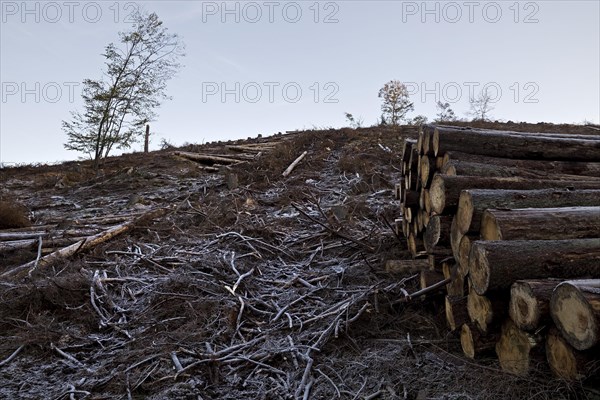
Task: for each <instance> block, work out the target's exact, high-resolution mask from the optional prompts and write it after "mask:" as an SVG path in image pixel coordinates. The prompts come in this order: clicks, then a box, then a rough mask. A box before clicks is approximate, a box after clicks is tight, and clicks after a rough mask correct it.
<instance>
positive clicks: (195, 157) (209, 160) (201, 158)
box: [173, 151, 244, 165]
mask: <svg viewBox="0 0 600 400" xmlns="http://www.w3.org/2000/svg"><path fill="white" fill-rule="evenodd" d="M173 155H175V156H179V157H183V158H187V159H188V160H192V161H197V162H200V163H203V164H208V165H214V164H224V165H228V164H239V163H240V162H243V161H244V160H239V159H236V158H233V157H218V156H212V155H209V154H199V153H188V152H186V151H174V152H173Z"/></svg>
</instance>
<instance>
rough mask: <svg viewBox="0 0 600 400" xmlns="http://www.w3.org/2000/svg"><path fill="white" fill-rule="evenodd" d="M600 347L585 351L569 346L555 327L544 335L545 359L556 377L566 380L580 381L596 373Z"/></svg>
mask: <svg viewBox="0 0 600 400" xmlns="http://www.w3.org/2000/svg"><path fill="white" fill-rule="evenodd" d="M599 358H600V348H599V349H594V350H589V351H586V352H582V351H578V350H576V349H575V348H573V346H571V345H570V344H569V343H568V342H567V341H566V340H565V338H563V337H562V336H561V334H560V332H559V331H558V330H557V329H556V328H552V329H550V331H549V332H548V335H547V336H546V359H547V360H548V364H549V365H550V369H551V370H552V372H553V373H554V375H556V377H557V378H560V379H564V380H567V381H582V380H584V379H586V378H588V377H590V376H591V375H592V374H597V373H598V372H597V370H598V365H597V364H598V359H599Z"/></svg>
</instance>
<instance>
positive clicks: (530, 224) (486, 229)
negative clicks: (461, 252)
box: [481, 207, 600, 240]
mask: <svg viewBox="0 0 600 400" xmlns="http://www.w3.org/2000/svg"><path fill="white" fill-rule="evenodd" d="M582 238H600V207H560V208H525V209H514V210H494V209H488V210H486V211H484V213H483V215H482V217H481V239H483V240H518V239H529V240H543V239H582Z"/></svg>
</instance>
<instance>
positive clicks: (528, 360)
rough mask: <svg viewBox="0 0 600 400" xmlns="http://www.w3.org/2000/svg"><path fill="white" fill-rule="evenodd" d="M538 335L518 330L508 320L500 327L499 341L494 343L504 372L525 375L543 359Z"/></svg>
mask: <svg viewBox="0 0 600 400" xmlns="http://www.w3.org/2000/svg"><path fill="white" fill-rule="evenodd" d="M542 342H543V341H542V338H541V336H540V335H534V334H531V333H528V332H525V331H522V330H520V329H519V328H518V327H517V326H516V325H515V324H514V322H512V320H511V319H510V318H509V319H507V320H506V321H505V322H504V324H503V325H502V332H501V334H500V340H499V341H498V343H496V354H497V355H498V361H500V366H501V367H502V369H503V370H504V371H507V372H509V373H511V374H514V375H519V376H524V375H527V374H528V372H529V369H530V366H531V365H532V364H537V363H538V362H539V361H541V360H542V359H543V346H541V344H542Z"/></svg>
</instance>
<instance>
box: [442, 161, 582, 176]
mask: <svg viewBox="0 0 600 400" xmlns="http://www.w3.org/2000/svg"><path fill="white" fill-rule="evenodd" d="M440 172H441V173H442V174H444V175H453V176H456V175H467V176H487V177H504V178H509V177H518V178H526V179H562V180H566V179H571V180H589V179H593V177H589V176H580V175H569V174H558V173H556V172H554V171H537V170H530V169H523V168H516V167H507V166H498V165H494V164H479V163H472V162H467V161H457V160H454V161H450V162H449V163H447V164H446V165H444V166H443V167H442V168H441V169H440Z"/></svg>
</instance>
